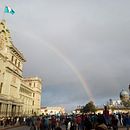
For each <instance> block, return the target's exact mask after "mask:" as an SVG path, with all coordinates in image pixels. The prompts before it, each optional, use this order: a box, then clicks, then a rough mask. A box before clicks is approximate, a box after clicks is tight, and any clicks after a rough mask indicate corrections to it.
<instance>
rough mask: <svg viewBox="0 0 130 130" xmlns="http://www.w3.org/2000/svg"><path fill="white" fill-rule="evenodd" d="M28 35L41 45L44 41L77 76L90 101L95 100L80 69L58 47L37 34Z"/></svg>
mask: <svg viewBox="0 0 130 130" xmlns="http://www.w3.org/2000/svg"><path fill="white" fill-rule="evenodd" d="M29 37H30V38H31V39H35V40H36V41H38V42H39V43H41V44H42V45H43V41H44V45H45V46H46V47H47V48H48V49H50V50H51V51H53V52H54V53H55V54H56V55H57V56H59V57H60V58H61V59H62V60H63V61H64V63H65V64H67V65H68V66H69V68H70V69H71V70H72V71H73V72H74V74H75V75H76V76H77V78H78V79H79V81H80V83H81V85H82V87H83V89H84V90H85V92H86V94H87V96H88V97H89V100H90V101H93V102H95V99H94V97H93V94H92V92H91V91H90V89H89V87H88V85H87V83H86V80H85V79H84V77H83V76H82V74H81V73H80V71H79V70H78V68H77V67H76V66H75V65H74V64H73V63H72V62H71V61H70V60H69V58H68V57H66V56H65V55H64V54H63V53H62V52H61V51H60V50H59V49H58V48H56V47H55V46H52V45H51V44H49V43H48V42H46V41H45V40H43V39H41V37H39V36H38V35H37V36H36V35H32V34H31V35H30V34H29Z"/></svg>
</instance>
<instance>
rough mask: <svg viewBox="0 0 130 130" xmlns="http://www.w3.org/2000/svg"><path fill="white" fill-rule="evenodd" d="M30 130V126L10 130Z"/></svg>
mask: <svg viewBox="0 0 130 130" xmlns="http://www.w3.org/2000/svg"><path fill="white" fill-rule="evenodd" d="M29 129H30V127H28V126H21V127H16V128H11V129H8V130H29ZM4 130H7V129H4Z"/></svg>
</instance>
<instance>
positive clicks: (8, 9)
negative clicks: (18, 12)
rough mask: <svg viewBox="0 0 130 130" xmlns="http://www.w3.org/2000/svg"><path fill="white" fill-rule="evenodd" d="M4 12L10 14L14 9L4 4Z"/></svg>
mask: <svg viewBox="0 0 130 130" xmlns="http://www.w3.org/2000/svg"><path fill="white" fill-rule="evenodd" d="M4 12H5V13H10V14H12V15H13V14H14V13H15V11H14V10H13V9H12V8H10V7H9V6H5V9H4Z"/></svg>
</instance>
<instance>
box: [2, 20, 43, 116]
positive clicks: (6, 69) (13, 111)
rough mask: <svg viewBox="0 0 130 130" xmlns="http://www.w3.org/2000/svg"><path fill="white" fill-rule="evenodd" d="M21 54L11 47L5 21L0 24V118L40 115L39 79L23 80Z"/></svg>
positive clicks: (22, 58) (11, 43)
mask: <svg viewBox="0 0 130 130" xmlns="http://www.w3.org/2000/svg"><path fill="white" fill-rule="evenodd" d="M25 61H26V60H25V58H24V57H23V54H22V53H21V52H20V51H19V50H18V49H17V48H16V47H15V46H14V45H13V42H12V39H11V37H10V31H9V30H8V28H7V26H6V23H5V21H1V22H0V117H9V116H13V117H14V116H22V115H34V114H40V104H41V86H42V82H41V79H39V78H38V77H31V78H24V77H23V75H22V72H23V64H24V62H25Z"/></svg>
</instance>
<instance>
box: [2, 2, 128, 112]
mask: <svg viewBox="0 0 130 130" xmlns="http://www.w3.org/2000/svg"><path fill="white" fill-rule="evenodd" d="M6 4H7V5H10V6H11V7H12V8H14V9H15V11H16V14H15V15H13V16H11V15H9V14H6V15H5V19H6V21H7V24H8V27H9V29H10V31H11V36H12V39H13V41H14V44H15V46H16V47H17V48H18V49H20V50H21V51H22V52H23V54H24V56H25V58H26V59H27V62H26V63H25V65H24V75H25V76H30V75H37V76H40V77H41V78H42V79H43V92H42V106H47V105H49V106H51V105H53V106H56V105H63V106H65V107H66V108H67V109H68V110H71V109H73V108H74V107H75V106H76V105H78V104H80V105H82V104H83V105H84V104H85V102H87V101H89V97H88V95H86V93H85V91H84V89H83V86H82V84H81V82H80V80H79V78H78V76H77V75H76V73H75V72H74V70H73V69H72V68H71V66H70V65H68V64H67V63H66V62H67V61H66V60H64V58H63V57H65V58H67V59H68V60H69V62H70V63H71V64H72V65H73V66H74V67H75V68H76V69H77V71H79V73H80V74H81V75H82V76H83V78H84V81H85V82H86V84H87V87H88V88H89V89H90V91H91V92H92V94H93V95H94V98H95V100H96V104H98V105H102V104H104V102H106V101H107V100H108V99H109V98H114V99H116V98H119V92H120V90H121V89H122V88H126V89H127V87H128V84H129V82H130V78H129V77H130V67H129V64H130V60H129V55H130V51H129V50H130V44H129V42H130V37H129V34H130V8H129V4H130V1H129V0H125V1H121V0H115V1H113V0H109V1H103V0H98V1H86V0H71V1H70V0H55V1H54V0H48V1H45V0H37V1H35V0H28V1H25V0H23V1H17V0H13V1H5V0H2V1H1V5H2V6H3V7H4V5H6ZM0 16H1V19H2V18H3V16H2V14H1V15H0ZM51 47H52V48H53V49H56V50H58V51H59V53H60V55H63V56H59V53H57V52H55V51H54V50H53V49H51Z"/></svg>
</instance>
